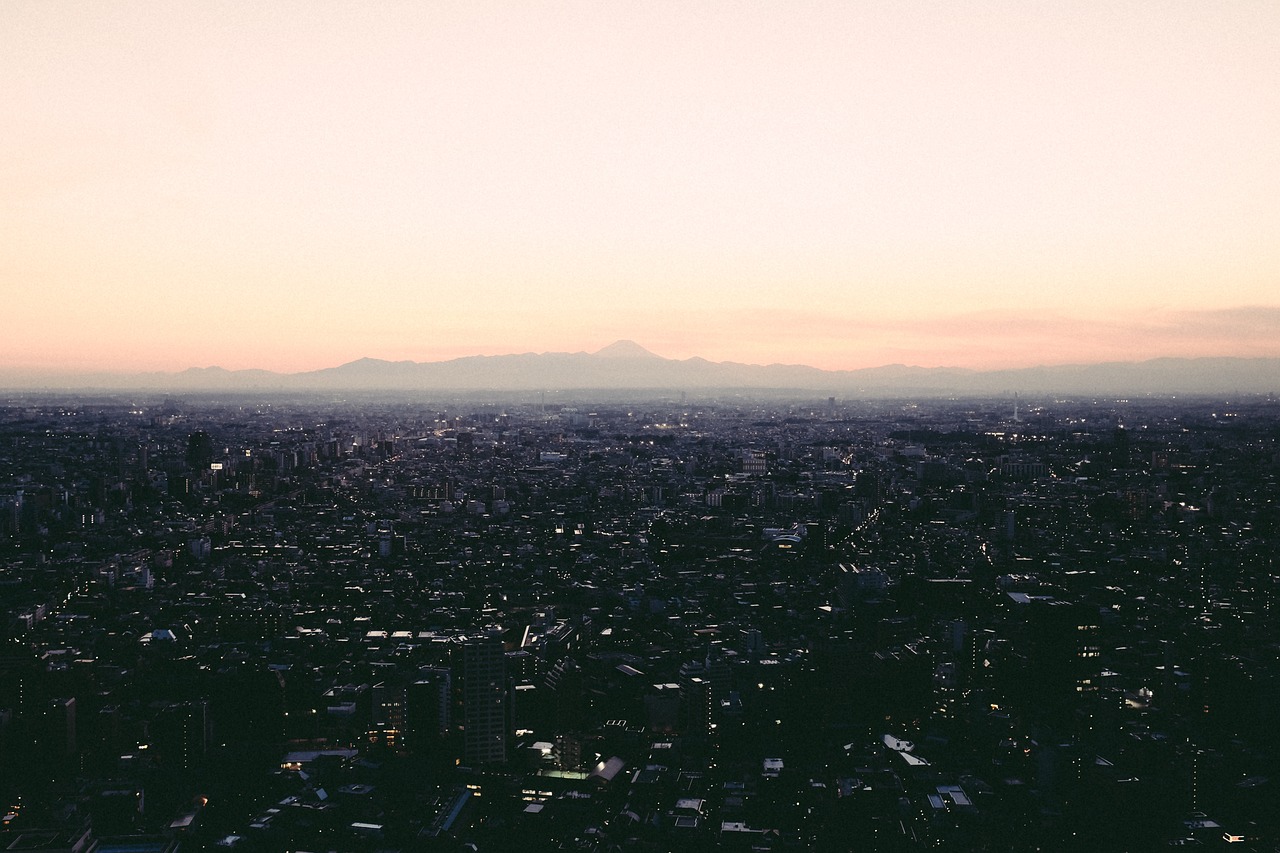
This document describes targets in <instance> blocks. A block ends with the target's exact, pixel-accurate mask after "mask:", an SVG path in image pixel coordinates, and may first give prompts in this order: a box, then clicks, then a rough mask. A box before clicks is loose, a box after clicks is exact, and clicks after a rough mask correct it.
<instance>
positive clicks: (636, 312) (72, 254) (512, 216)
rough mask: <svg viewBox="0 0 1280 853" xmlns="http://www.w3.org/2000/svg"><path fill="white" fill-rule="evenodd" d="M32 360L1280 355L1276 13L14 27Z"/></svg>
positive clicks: (6, 101)
mask: <svg viewBox="0 0 1280 853" xmlns="http://www.w3.org/2000/svg"><path fill="white" fill-rule="evenodd" d="M0 80H2V81H3V83H0V128H3V131H2V132H0V288H2V291H3V300H2V302H0V305H3V309H2V312H0V328H2V329H3V332H0V367H8V368H15V367H16V368H25V367H32V368H57V369H83V368H94V369H120V370H126V369H127V370H132V369H149V370H181V369H183V368H186V367H189V366H205V365H213V364H217V365H221V366H223V367H227V368H245V367H262V368H268V369H273V370H282V371H294V370H305V369H311V368H318V367H325V366H332V365H336V364H339V363H342V362H344V361H349V360H352V359H355V358H358V357H361V356H371V357H379V358H389V359H413V360H418V361H427V360H436V359H441V358H449V357H453V356H458V355H469V354H497V353H506V352H522V351H546V350H582V349H586V350H594V349H597V348H599V347H601V346H603V345H605V344H608V343H609V342H611V341H613V340H614V339H617V338H631V339H634V340H636V341H639V342H640V343H642V344H644V345H645V346H647V347H648V348H650V349H652V350H654V351H655V352H658V353H659V354H661V355H665V356H669V357H681V358H683V357H688V356H691V355H701V356H704V357H707V358H711V359H713V360H736V361H747V362H773V361H783V362H802V363H808V364H813V365H816V366H820V367H827V368H854V367H865V366H873V365H879V364H885V363H889V362H907V363H914V364H920V365H925V366H938V365H956V366H967V367H992V366H1022V365H1030V364H1041V363H1063V362H1082V361H1095V360H1104V359H1126V360H1127V359H1139V358H1148V357H1153V356H1159V355H1246V356H1251V355H1273V356H1280V3H1277V2H1275V0H1257V1H1256V2H1250V0H1232V2H1190V1H1189V2H1175V0H1165V2H1156V0H1148V2H1125V1H1124V0H1105V1H1103V0H1100V2H1088V0H1072V2H1065V3H1063V2H1057V3H1049V2H1043V3H1042V2H1034V0H1008V2H985V3H984V2H977V0H967V1H966V2H956V3H934V2H923V0H921V2H873V1H872V0H856V2H853V1H852V0H850V2H797V0H787V2H768V3H766V2H712V0H707V2H701V0H700V1H699V2H688V0H678V2H657V1H656V0H638V2H627V0H605V2H601V1H600V0H590V2H544V3H496V2H486V0H461V2H443V0H441V1H439V2H437V1H435V0H414V2H404V3H397V2H387V0H378V2H360V3H354V2H352V3H340V2H329V0H296V1H295V2H263V1H262V0H253V1H252V2H250V0H245V2H234V3H225V2H213V0H189V2H175V0H165V2H146V3H138V2H124V0H112V2H87V0H86V2H78V3H71V2H57V0H30V1H28V0H5V2H3V3H0Z"/></svg>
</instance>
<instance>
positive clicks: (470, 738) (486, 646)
mask: <svg viewBox="0 0 1280 853" xmlns="http://www.w3.org/2000/svg"><path fill="white" fill-rule="evenodd" d="M461 655H462V666H461V667H460V673H459V675H460V676H461V681H462V726H463V730H462V760H463V763H465V764H472V765H474V764H501V763H503V762H505V761H506V760H507V673H506V656H505V655H504V654H503V653H502V639H501V638H500V637H498V636H495V635H492V634H490V635H486V636H482V637H471V638H469V639H467V640H465V641H463V643H462V650H461Z"/></svg>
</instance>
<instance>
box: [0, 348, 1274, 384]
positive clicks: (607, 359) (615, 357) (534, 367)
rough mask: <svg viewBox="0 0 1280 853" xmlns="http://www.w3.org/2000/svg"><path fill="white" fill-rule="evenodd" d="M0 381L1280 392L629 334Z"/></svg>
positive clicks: (1154, 377)
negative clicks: (647, 340) (297, 362)
mask: <svg viewBox="0 0 1280 853" xmlns="http://www.w3.org/2000/svg"><path fill="white" fill-rule="evenodd" d="M0 387H8V388H37V387H44V388H54V389H155V390H166V391H168V390H172V391H204V390H209V391H234V390H242V391H354V390H364V391H400V392H430V391H539V390H546V391H557V390H588V389H612V390H621V391H627V390H671V391H679V390H750V389H761V390H763V389H769V390H772V391H782V390H795V391H806V392H819V393H823V394H838V395H842V396H859V395H860V396H893V395H898V394H911V395H918V396H926V395H946V394H1003V393H1008V392H1012V391H1019V392H1022V393H1027V394H1034V393H1059V394H1097V395H1108V396H1123V395H1141V394H1236V393H1255V394H1256V393H1270V392H1276V391H1280V359H1275V358H1191V359H1187V358H1157V359H1153V360H1150V361H1142V362H1106V363H1101V364H1077V365H1057V366H1046V367H1030V368H1022V369H1016V370H992V371H977V370H963V369H959V368H946V367H939V368H924V367H912V366H908V365H902V364H891V365H886V366H884V367H874V368H865V369H860V370H821V369H819V368H816V367H808V366H805V365H798V364H767V365H759V364H740V363H737V362H731V361H724V362H713V361H708V360H706V359H704V358H699V357H696V356H695V357H693V358H687V359H672V358H664V357H662V356H659V355H656V354H654V353H652V352H650V351H649V350H647V349H645V348H644V347H642V346H640V345H639V344H637V343H635V342H634V341H626V340H623V341H617V342H616V343H613V344H610V345H609V346H607V347H604V348H603V349H601V350H598V351H596V352H594V353H587V352H574V353H565V352H546V353H522V354H518V355H496V356H467V357H463V358H455V359H451V360H448V361H431V362H416V361H385V360H382V359H376V358H361V359H358V360H356V361H351V362H347V363H346V364H342V365H339V366H337V367H328V368H324V369H322V370H312V371H306V372H302V373H273V372H271V371H267V370H224V369H222V368H220V367H205V368H190V369H188V370H184V371H182V372H180V373H134V374H111V373H93V374H76V375H71V374H59V375H55V374H52V373H46V374H43V375H34V374H25V375H24V374H19V373H17V372H16V371H11V372H8V373H5V372H2V371H0Z"/></svg>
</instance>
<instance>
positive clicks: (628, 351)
mask: <svg viewBox="0 0 1280 853" xmlns="http://www.w3.org/2000/svg"><path fill="white" fill-rule="evenodd" d="M592 355H594V356H596V357H597V358H661V356H659V355H656V354H654V353H651V352H649V351H648V350H647V349H645V348H644V347H642V346H640V345H639V344H638V343H636V342H635V341H627V340H622V341H614V342H613V343H611V344H609V345H608V346H607V347H605V348H604V349H602V350H597V351H596V352H594V353H592Z"/></svg>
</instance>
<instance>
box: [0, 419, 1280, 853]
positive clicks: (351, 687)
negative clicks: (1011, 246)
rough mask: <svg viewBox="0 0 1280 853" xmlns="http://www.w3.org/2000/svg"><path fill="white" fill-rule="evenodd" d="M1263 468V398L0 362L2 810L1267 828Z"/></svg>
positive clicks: (521, 832)
mask: <svg viewBox="0 0 1280 853" xmlns="http://www.w3.org/2000/svg"><path fill="white" fill-rule="evenodd" d="M558 399H560V398H558ZM1278 476H1280V404H1277V403H1276V402H1275V401H1273V400H1271V399H1270V398H1263V397H1257V398H1244V399H1238V400H1232V401H1230V402H1225V401H1222V400H1207V399H1206V400H1198V399H1191V400H1182V399H1177V400H1159V399H1142V400H1101V399H1098V400H1095V399H1043V400H1036V401H1030V400H1025V399H1024V400H1023V401H1021V402H1020V403H1019V402H1017V401H1016V400H1015V398H1013V397H1010V398H1008V399H999V400H921V401H906V400H893V401H837V400H834V399H822V400H818V401H806V402H786V401H782V400H779V399H774V400H769V401H754V400H750V399H746V398H743V397H730V396H725V397H721V398H718V399H714V400H713V399H706V400H700V401H693V400H689V399H686V398H684V397H683V396H681V397H677V398H667V399H660V398H654V399H650V400H640V399H637V400H634V401H620V400H616V399H615V400H611V401H606V402H600V401H598V400H597V401H596V402H591V401H590V398H588V397H587V396H585V395H584V396H582V398H581V400H580V401H579V402H565V401H563V400H560V401H558V402H555V403H552V404H549V403H547V402H546V401H545V400H543V399H536V400H530V399H523V400H519V399H512V400H510V401H507V402H504V403H492V402H477V401H475V400H467V399H462V398H458V399H454V400H448V401H419V400H408V399H400V400H388V399H377V398H369V399H363V398H358V397H348V398H345V399H338V398H334V399H328V400H318V399H305V398H301V397H299V398H296V399H294V398H288V399H281V398H276V399H272V400H266V399H253V398H246V399H227V398H214V397H198V396H190V397H186V398H183V399H181V400H177V399H164V398H162V397H158V396H157V397H154V398H151V397H147V398H133V399H130V398H126V397H112V398H107V397H99V398H90V397H82V398H78V399H71V398H57V399H55V398H52V397H42V396H39V395H28V396H23V397H11V398H9V399H8V400H6V401H4V402H3V405H0V620H3V621H2V624H0V818H2V820H3V825H2V826H0V850H3V851H34V850H40V851H72V853H112V851H134V853H146V851H171V850H178V849H182V850H221V849H239V850H243V851H268V850H312V851H323V850H341V851H345V850H352V851H418V850H444V851H462V850H475V851H480V853H488V851H515V850H541V849H547V850H571V851H599V853H605V851H615V850H616V851H667V850H731V851H783V850H817V851H845V850H848V851H863V850H883V851H924V850H932V849H939V850H955V851H1035V850H1043V851H1059V850H1061V851H1070V850H1131V851H1143V850H1165V849H1169V848H1171V847H1184V846H1190V847H1201V846H1203V847H1227V848H1228V849H1238V850H1268V851H1271V850H1277V849H1280V807H1278V806H1277V802H1278V799H1277V793H1278V790H1277V786H1278V785H1280V766H1278V765H1277V759H1278V757H1280V727H1277V721H1278V718H1280V713H1278V712H1277V708H1280V655H1278V651H1280V618H1278V617H1280V610H1278V609H1277V608H1278V604H1280V603H1278V602H1277V601H1276V599H1277V567H1276V560H1277V553H1280V482H1278V479H1277V478H1278Z"/></svg>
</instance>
